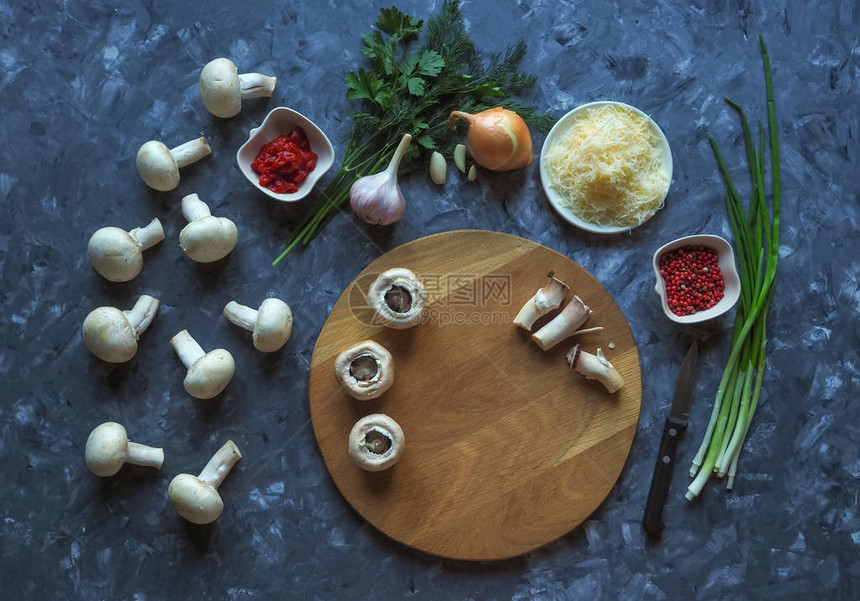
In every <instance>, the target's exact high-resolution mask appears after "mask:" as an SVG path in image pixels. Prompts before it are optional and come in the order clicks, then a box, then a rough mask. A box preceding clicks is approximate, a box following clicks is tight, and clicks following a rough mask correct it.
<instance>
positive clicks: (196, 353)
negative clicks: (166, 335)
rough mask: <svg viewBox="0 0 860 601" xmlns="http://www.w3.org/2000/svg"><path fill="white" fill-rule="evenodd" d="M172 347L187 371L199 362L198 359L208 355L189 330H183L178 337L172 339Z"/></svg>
mask: <svg viewBox="0 0 860 601" xmlns="http://www.w3.org/2000/svg"><path fill="white" fill-rule="evenodd" d="M170 346H172V347H173V350H174V351H176V354H177V355H178V356H179V360H180V361H182V365H184V366H185V368H186V369H189V368H190V367H191V366H192V365H194V363H196V362H197V360H198V359H200V358H201V357H202V356H203V355H205V354H206V353H205V352H204V351H203V347H201V346H200V345H199V344H197V341H196V340H194V338H192V337H191V334H189V333H188V330H182V331H181V332H179V333H178V334H177V335H176V336H174V337H173V338H171V339H170Z"/></svg>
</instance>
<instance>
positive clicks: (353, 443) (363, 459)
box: [349, 413, 406, 472]
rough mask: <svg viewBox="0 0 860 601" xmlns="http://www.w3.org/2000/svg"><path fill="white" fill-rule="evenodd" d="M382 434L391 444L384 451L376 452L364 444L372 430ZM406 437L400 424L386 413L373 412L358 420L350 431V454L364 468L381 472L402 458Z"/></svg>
mask: <svg viewBox="0 0 860 601" xmlns="http://www.w3.org/2000/svg"><path fill="white" fill-rule="evenodd" d="M374 431H375V432H377V433H379V434H382V435H383V436H385V437H386V438H388V440H389V441H391V445H390V446H389V447H388V449H386V450H385V452H383V453H374V452H373V451H371V450H370V449H369V448H367V446H366V445H365V444H364V442H365V439H366V437H367V435H368V434H369V433H370V432H374ZM405 446H406V437H405V436H404V435H403V430H402V429H401V428H400V425H399V424H398V423H397V422H396V421H394V420H393V419H391V418H390V417H388V416H387V415H385V414H384V413H372V414H370V415H365V416H364V417H362V418H361V419H360V420H358V421H357V422H356V423H355V425H354V426H353V427H352V430H351V431H350V433H349V456H350V458H352V460H353V461H354V462H355V463H356V464H357V465H358V466H359V467H361V468H362V469H365V470H367V471H370V472H379V471H382V470H384V469H388V468H390V467H391V466H392V465H394V464H395V463H397V462H398V461H399V460H400V456H401V455H402V454H403V449H404V447H405Z"/></svg>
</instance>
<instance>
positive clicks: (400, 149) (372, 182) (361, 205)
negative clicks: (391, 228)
mask: <svg viewBox="0 0 860 601" xmlns="http://www.w3.org/2000/svg"><path fill="white" fill-rule="evenodd" d="M411 141H412V136H411V135H409V134H404V136H403V139H402V140H400V144H399V145H398V146H397V150H395V151H394V156H392V157H391V162H390V163H388V167H387V168H386V169H385V171H382V172H380V173H375V174H373V175H365V176H364V177H360V178H358V179H357V180H356V182H355V183H354V184H352V187H351V188H350V189H349V203H350V205H351V206H352V210H353V211H355V214H356V215H358V216H359V217H360V218H361V220H362V221H365V222H367V223H377V224H379V225H388V224H391V223H394V222H395V221H399V220H400V218H401V217H403V214H404V213H405V212H406V199H404V198H403V193H402V192H400V185H399V184H398V183H397V168H398V167H399V166H400V161H401V159H403V154H404V153H405V152H406V148H407V147H408V146H409V143H410V142H411Z"/></svg>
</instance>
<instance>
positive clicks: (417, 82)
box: [406, 77, 424, 96]
mask: <svg viewBox="0 0 860 601" xmlns="http://www.w3.org/2000/svg"><path fill="white" fill-rule="evenodd" d="M406 87H407V88H408V89H409V93H410V94H412V95H413V96H423V95H424V80H423V79H421V78H420V77H410V78H409V79H408V80H407V81H406Z"/></svg>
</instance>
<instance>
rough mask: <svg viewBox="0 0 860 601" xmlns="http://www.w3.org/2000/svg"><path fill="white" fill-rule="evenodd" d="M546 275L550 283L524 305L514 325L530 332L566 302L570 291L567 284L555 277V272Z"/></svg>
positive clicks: (539, 289)
mask: <svg viewBox="0 0 860 601" xmlns="http://www.w3.org/2000/svg"><path fill="white" fill-rule="evenodd" d="M546 275H547V277H548V278H549V281H548V282H547V283H546V285H545V286H544V287H543V288H538V291H537V292H535V295H534V296H533V297H531V298H530V299H529V300H528V301H526V304H525V305H523V308H522V309H520V312H519V313H517V316H516V317H515V318H514V325H517V326H519V327H521V328H522V329H524V330H526V331H529V332H530V331H531V329H532V326H533V325H534V324H535V322H536V321H537V320H538V319H539V318H540V317H541V316H542V315H545V314H547V313H549V312H550V311H552V310H553V309H558V308H559V306H561V301H563V300H564V297H565V295H566V294H567V291H568V290H569V289H570V287H569V286H568V285H567V284H565V283H564V282H562V281H561V280H559V279H558V278H556V277H555V273H554V272H552V271H550V272H549V273H548V274H546Z"/></svg>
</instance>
